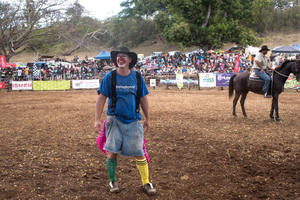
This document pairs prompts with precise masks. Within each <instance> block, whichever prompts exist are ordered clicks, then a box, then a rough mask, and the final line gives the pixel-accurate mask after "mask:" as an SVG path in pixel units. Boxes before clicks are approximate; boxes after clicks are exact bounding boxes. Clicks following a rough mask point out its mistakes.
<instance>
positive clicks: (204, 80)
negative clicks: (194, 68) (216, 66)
mask: <svg viewBox="0 0 300 200" xmlns="http://www.w3.org/2000/svg"><path fill="white" fill-rule="evenodd" d="M199 82H200V87H216V73H200V74H199Z"/></svg>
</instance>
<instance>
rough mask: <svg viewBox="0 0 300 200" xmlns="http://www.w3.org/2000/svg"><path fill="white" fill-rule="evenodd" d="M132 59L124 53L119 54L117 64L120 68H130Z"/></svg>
mask: <svg viewBox="0 0 300 200" xmlns="http://www.w3.org/2000/svg"><path fill="white" fill-rule="evenodd" d="M131 60H132V59H131V58H130V57H129V56H128V55H127V54H124V53H119V54H118V55H117V64H118V67H128V68H129V63H130V62H131Z"/></svg>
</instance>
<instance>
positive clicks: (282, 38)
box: [10, 33, 300, 64]
mask: <svg viewBox="0 0 300 200" xmlns="http://www.w3.org/2000/svg"><path fill="white" fill-rule="evenodd" d="M263 39H264V42H263V44H262V45H268V47H269V49H272V48H274V47H276V46H284V45H294V44H295V43H298V44H300V33H293V34H283V33H280V34H275V33H274V34H269V35H268V36H266V37H264V38H263ZM198 48H199V47H197V46H192V47H188V48H185V49H181V52H184V53H185V52H191V51H193V50H196V49H198ZM228 48H229V46H224V47H223V49H228ZM103 50H106V51H108V52H110V50H108V49H103V48H99V50H97V51H88V50H86V51H84V50H79V51H78V52H75V53H73V54H72V55H71V56H65V57H63V58H65V59H66V60H68V61H71V60H72V59H73V58H74V56H75V55H78V57H79V59H84V58H85V56H86V55H87V56H88V57H89V58H90V57H95V56H97V55H98V54H99V53H101V52H102V51H103ZM130 50H131V51H134V52H136V53H137V54H144V56H150V55H151V53H152V52H155V51H161V52H163V53H167V52H169V51H175V50H179V49H178V48H177V47H176V46H174V45H172V44H170V43H167V42H164V43H163V42H162V41H160V40H157V41H155V42H153V41H145V42H143V43H142V44H140V45H138V46H136V47H133V48H130ZM48 55H55V53H54V54H48ZM10 62H23V63H24V64H26V63H27V62H33V53H23V54H21V55H18V56H15V57H13V58H11V60H10Z"/></svg>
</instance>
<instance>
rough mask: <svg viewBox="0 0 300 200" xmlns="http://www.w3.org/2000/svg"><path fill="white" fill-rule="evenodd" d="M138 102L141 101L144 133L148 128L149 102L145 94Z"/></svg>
mask: <svg viewBox="0 0 300 200" xmlns="http://www.w3.org/2000/svg"><path fill="white" fill-rule="evenodd" d="M140 102H141V107H142V110H143V113H144V115H145V118H146V119H145V121H144V133H146V132H147V131H148V130H149V128H150V113H149V103H148V98H147V96H143V97H141V99H140Z"/></svg>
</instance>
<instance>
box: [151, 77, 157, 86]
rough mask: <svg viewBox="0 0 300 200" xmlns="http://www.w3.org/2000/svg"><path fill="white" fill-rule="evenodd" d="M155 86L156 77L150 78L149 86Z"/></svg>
mask: <svg viewBox="0 0 300 200" xmlns="http://www.w3.org/2000/svg"><path fill="white" fill-rule="evenodd" d="M155 86H156V79H150V87H155Z"/></svg>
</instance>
